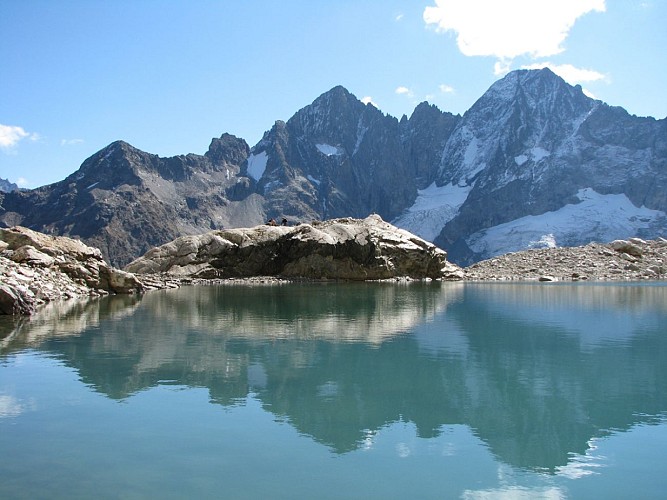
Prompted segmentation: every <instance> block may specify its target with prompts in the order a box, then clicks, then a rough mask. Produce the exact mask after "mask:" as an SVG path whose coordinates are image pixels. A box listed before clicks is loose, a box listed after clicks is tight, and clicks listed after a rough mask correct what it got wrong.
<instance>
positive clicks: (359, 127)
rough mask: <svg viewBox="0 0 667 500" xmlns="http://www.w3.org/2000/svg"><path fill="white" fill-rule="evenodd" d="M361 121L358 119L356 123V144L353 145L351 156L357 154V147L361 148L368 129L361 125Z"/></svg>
mask: <svg viewBox="0 0 667 500" xmlns="http://www.w3.org/2000/svg"><path fill="white" fill-rule="evenodd" d="M361 120H362V119H361V118H359V121H358V122H357V142H356V143H355V144H354V151H353V152H352V156H354V155H356V154H357V151H359V146H361V142H362V141H363V140H364V136H365V135H366V132H368V127H366V126H364V125H362V123H361Z"/></svg>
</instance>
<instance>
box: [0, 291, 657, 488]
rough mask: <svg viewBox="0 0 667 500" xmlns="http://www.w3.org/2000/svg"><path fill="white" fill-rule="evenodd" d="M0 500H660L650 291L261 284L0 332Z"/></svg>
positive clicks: (122, 305)
mask: <svg viewBox="0 0 667 500" xmlns="http://www.w3.org/2000/svg"><path fill="white" fill-rule="evenodd" d="M0 320H1V321H0V498H3V499H19V498H26V499H40V498H48V499H59V498H67V499H92V498H95V499H107V498H109V499H148V498H151V499H152V498H160V499H182V498H229V499H244V498H249V499H259V498H262V499H264V498H276V499H301V498H312V499H326V498H364V499H367V498H383V499H384V498H400V499H408V498H420V499H421V498H445V499H447V498H463V499H477V498H479V499H488V498H502V499H508V498H511V499H515V498H519V499H523V498H526V499H528V498H530V499H533V498H549V499H561V498H575V499H576V498H605V499H614V498H619V499H621V498H622V499H625V498H642V499H651V498H667V283H665V282H652V283H648V282H644V283H548V284H545V283H527V282H526V283H462V282H460V283H440V282H430V283H424V282H411V283H265V284H223V285H211V286H196V287H194V286H190V287H182V288H180V289H175V290H166V291H155V292H150V293H147V294H145V295H142V296H115V297H106V298H102V299H95V300H89V301H86V302H71V301H70V302H65V303H60V304H52V305H50V306H48V307H46V308H44V309H43V310H40V311H39V313H38V314H36V315H35V316H34V317H31V318H30V319H23V320H17V319H12V318H7V317H5V318H0Z"/></svg>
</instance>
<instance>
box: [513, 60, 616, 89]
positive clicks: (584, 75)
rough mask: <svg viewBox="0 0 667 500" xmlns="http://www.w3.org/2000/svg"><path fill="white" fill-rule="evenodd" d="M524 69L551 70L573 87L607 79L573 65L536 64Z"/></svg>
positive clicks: (599, 74)
mask: <svg viewBox="0 0 667 500" xmlns="http://www.w3.org/2000/svg"><path fill="white" fill-rule="evenodd" d="M521 68H522V69H542V68H549V69H550V70H551V71H553V72H554V73H556V74H557V75H558V76H560V77H561V78H562V79H563V80H565V81H566V82H568V83H569V84H571V85H576V84H578V83H579V84H581V83H587V82H596V81H599V80H604V79H606V78H607V77H606V76H605V75H603V74H602V73H600V72H598V71H595V70H592V69H584V68H577V67H575V66H572V65H571V64H553V63H550V62H545V63H536V64H529V65H526V66H522V67H521Z"/></svg>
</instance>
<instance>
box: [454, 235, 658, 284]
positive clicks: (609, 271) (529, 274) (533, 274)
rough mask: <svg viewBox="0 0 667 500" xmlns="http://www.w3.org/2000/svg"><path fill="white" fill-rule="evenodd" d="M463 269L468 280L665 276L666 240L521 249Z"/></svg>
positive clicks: (641, 278)
mask: <svg viewBox="0 0 667 500" xmlns="http://www.w3.org/2000/svg"><path fill="white" fill-rule="evenodd" d="M464 272H465V279H466V280H469V281H508V280H522V281H526V280H537V281H640V280H667V240H666V239H664V238H659V239H657V240H650V241H645V240H642V239H639V238H630V239H628V240H616V241H612V242H611V243H605V244H602V243H589V244H588V245H585V246H580V247H559V248H543V249H535V250H524V251H521V252H514V253H509V254H505V255H502V256H499V257H494V258H492V259H488V260H484V261H481V262H477V263H475V264H473V265H471V266H469V267H467V268H465V269H464Z"/></svg>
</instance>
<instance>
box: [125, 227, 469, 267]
mask: <svg viewBox="0 0 667 500" xmlns="http://www.w3.org/2000/svg"><path fill="white" fill-rule="evenodd" d="M125 270H126V271H129V272H132V273H169V274H174V275H181V276H182V275H188V276H194V277H202V278H230V277H249V276H261V275H265V276H282V277H288V278H296V277H299V278H311V279H346V280H372V279H390V278H397V277H410V278H416V279H422V278H431V279H461V277H462V271H461V270H460V269H459V268H458V267H457V266H455V265H453V264H451V263H449V262H448V261H447V253H446V252H444V251H443V250H441V249H439V248H437V247H435V246H434V245H432V244H431V243H428V242H426V241H424V240H422V239H420V238H418V237H416V236H414V235H413V234H411V233H408V232H407V231H403V230H401V229H398V228H396V227H394V226H392V225H391V224H389V223H387V222H384V221H383V220H382V219H381V218H380V217H379V216H378V215H371V216H369V217H367V218H366V219H350V218H346V219H333V220H330V221H326V222H314V223H312V224H300V225H298V226H295V227H288V226H268V225H263V226H256V227H253V228H246V229H230V230H227V231H211V232H208V233H206V234H203V235H200V236H185V237H181V238H177V239H176V240H174V241H172V242H171V243H168V244H166V245H162V246H161V247H158V248H154V249H153V250H150V251H149V252H148V253H146V254H145V255H144V256H143V257H141V258H139V259H137V260H135V261H134V262H132V263H131V264H129V265H128V266H127V267H126V268H125Z"/></svg>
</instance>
